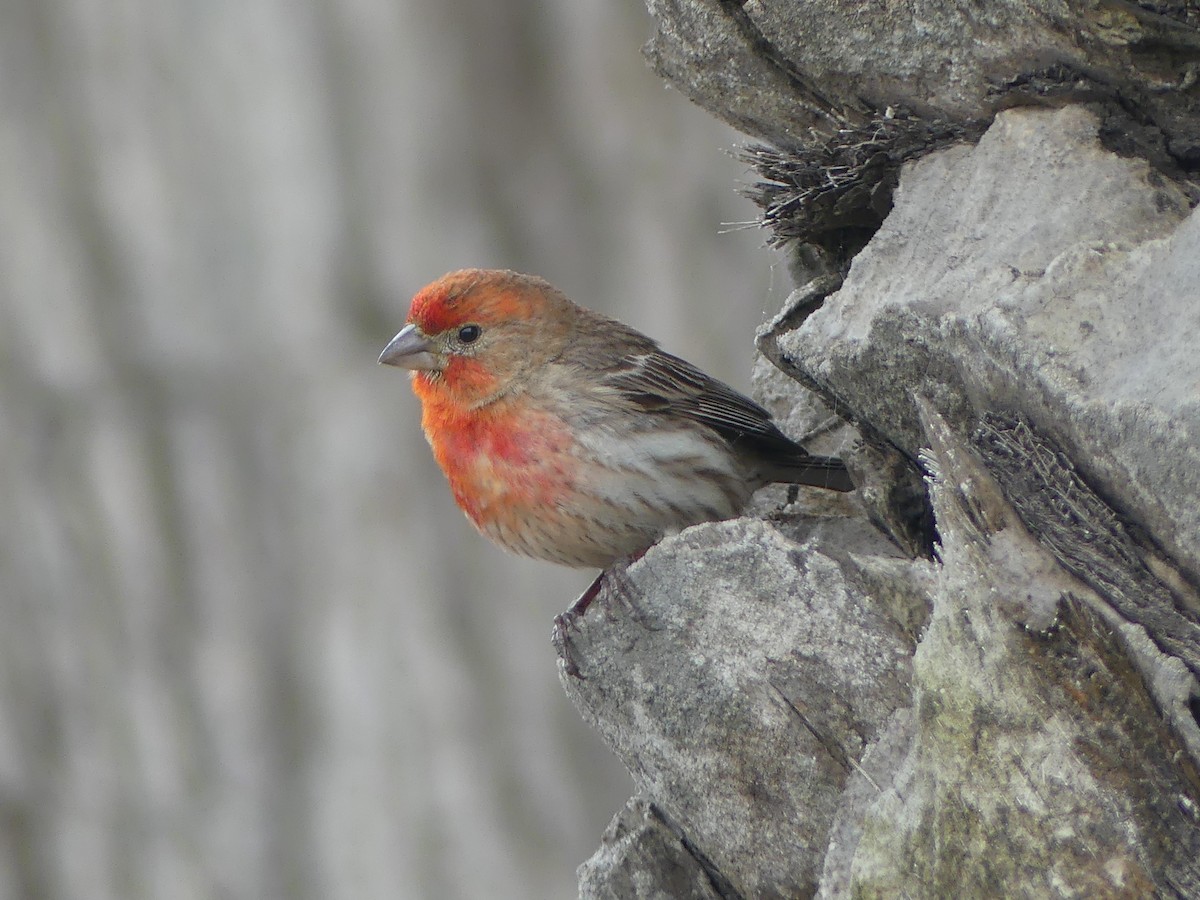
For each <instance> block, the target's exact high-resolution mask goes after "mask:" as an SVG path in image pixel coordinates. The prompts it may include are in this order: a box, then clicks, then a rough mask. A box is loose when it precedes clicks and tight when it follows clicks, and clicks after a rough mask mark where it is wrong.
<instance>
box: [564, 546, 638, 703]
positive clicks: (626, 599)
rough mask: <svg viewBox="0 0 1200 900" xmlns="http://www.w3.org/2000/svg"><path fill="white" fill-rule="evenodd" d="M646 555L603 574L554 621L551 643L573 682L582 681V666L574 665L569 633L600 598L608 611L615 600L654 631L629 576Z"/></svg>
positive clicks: (632, 556) (621, 562)
mask: <svg viewBox="0 0 1200 900" xmlns="http://www.w3.org/2000/svg"><path fill="white" fill-rule="evenodd" d="M645 554H646V551H645V550H641V551H639V552H637V553H633V554H630V555H629V556H627V557H624V558H623V559H621V560H618V561H617V562H616V563H614V564H613V565H611V566H609V567H608V568H607V569H605V570H603V571H602V572H600V574H599V575H597V576H596V577H595V579H593V580H592V583H591V584H589V585H588V587H587V589H586V590H585V591H584V592H583V593H582V594H580V595H579V598H578V599H577V600H576V601H575V602H574V603H572V604H571V606H570V608H569V609H568V610H567V611H566V612H563V613H559V614H558V615H557V616H555V617H554V629H553V631H552V632H551V635H550V639H551V641H552V642H553V644H554V649H555V650H557V651H558V655H559V658H560V659H562V661H563V671H565V672H566V673H567V674H568V675H569V676H571V677H572V678H578V679H580V680H582V679H583V675H582V673H580V671H579V666H578V664H577V663H576V662H575V657H574V654H573V652H572V650H571V635H570V631H571V629H572V628H574V627H575V624H576V623H577V622H578V621H579V620H580V619H582V618H583V616H584V614H585V613H586V612H587V610H588V607H590V606H591V605H592V602H593V601H594V600H596V599H597V598H599V599H600V604H601V605H602V606H604V607H605V608H606V609H611V602H612V601H613V600H614V599H615V600H616V601H618V602H623V604H624V605H625V606H626V607H628V609H629V611H630V613H631V614H632V615H633V617H634V618H635V619H636V620H637V621H638V622H639V623H640V624H641V625H643V626H645V627H647V628H650V627H652V626H651V625H650V624H649V622H648V620H647V619H646V617H645V615H644V614H643V613H642V611H641V610H640V609H639V608H638V606H637V604H636V603H634V602H633V596H634V594H635V593H636V592H635V591H634V588H633V582H632V581H630V579H629V577H628V575H627V574H626V569H628V567H629V566H630V565H632V564H633V563H635V562H637V561H638V560H639V559H641V558H642V557H643V556H645Z"/></svg>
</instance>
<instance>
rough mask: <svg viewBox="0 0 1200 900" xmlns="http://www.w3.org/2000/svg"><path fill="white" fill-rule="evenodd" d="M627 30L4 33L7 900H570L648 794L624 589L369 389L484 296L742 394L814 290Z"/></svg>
mask: <svg viewBox="0 0 1200 900" xmlns="http://www.w3.org/2000/svg"><path fill="white" fill-rule="evenodd" d="M648 31H649V23H648V20H647V19H646V17H645V13H644V10H643V9H642V8H641V6H640V5H639V3H638V0H626V2H624V3H622V4H614V3H611V2H605V0H588V2H586V3H578V2H566V0H560V2H550V0H521V2H506V3H496V2H493V0H466V2H450V3H423V2H418V0H395V2H387V0H343V2H333V0H301V2H296V0H248V2H237V3H230V2H220V0H212V2H183V0H128V2H118V3H112V2H110V0H6V2H5V3H4V4H2V5H0V507H2V509H3V515H2V516H0V900H4V898H42V897H55V898H57V897H63V898H75V897H78V898H89V900H93V898H95V900H100V898H126V900H128V898H172V900H174V898H193V897H194V898H210V897H221V898H273V897H279V898H284V897H288V898H310V897H311V898H318V897H320V898H325V897H337V898H341V897H346V898H375V897H389V898H404V897H436V898H443V897H450V898H452V897H487V898H504V897H513V898H531V897H533V898H537V897H568V896H572V895H573V894H574V892H575V879H574V867H575V866H576V865H577V864H578V863H579V862H581V861H582V860H583V859H584V858H586V856H587V855H589V854H590V852H591V851H592V849H593V848H594V847H595V846H596V844H597V841H598V837H599V834H600V832H601V830H602V829H603V827H604V825H605V823H606V822H607V820H608V818H609V817H610V815H611V814H612V813H613V812H615V811H616V810H617V808H618V807H619V805H620V804H621V803H622V802H623V801H624V799H625V797H626V795H627V793H628V790H629V786H628V781H627V777H626V776H625V774H624V772H623V771H621V770H620V768H619V766H618V765H617V764H616V762H615V761H614V760H612V759H611V758H610V757H609V756H608V755H607V752H606V751H605V750H604V748H603V747H602V746H601V745H600V744H599V741H598V739H596V738H595V737H594V736H593V735H592V734H590V733H589V732H588V731H587V730H586V728H585V727H584V726H583V725H582V724H581V723H580V722H579V721H578V718H577V716H576V715H575V713H574V712H573V711H572V710H571V709H570V707H569V706H568V704H567V702H566V700H565V699H564V698H563V696H562V693H561V689H560V688H559V685H558V683H557V678H556V670H555V661H554V654H553V651H552V649H551V647H550V644H549V641H548V636H549V628H550V618H551V616H552V615H553V613H555V612H557V611H559V610H561V609H563V608H564V607H565V606H566V605H567V604H568V603H569V602H570V601H571V600H572V599H573V597H574V596H575V594H576V593H577V592H578V591H579V590H580V589H581V588H582V587H583V586H584V585H585V584H586V582H587V581H588V580H589V579H590V578H591V577H592V574H593V573H590V572H573V571H570V570H565V569H559V568H556V567H553V566H550V565H546V564H540V563H535V562H529V561H523V560H518V559H514V558H511V557H508V556H506V555H504V554H503V553H501V552H500V551H499V550H496V549H495V548H493V547H491V546H490V545H488V544H486V543H485V542H484V541H483V540H482V539H481V538H479V537H477V536H476V535H475V534H474V532H473V531H472V530H471V529H470V528H469V526H468V525H467V523H466V521H465V519H464V518H463V517H462V516H461V514H459V513H458V511H457V510H456V509H455V508H454V506H453V504H452V502H451V499H450V495H449V492H448V491H447V490H446V489H445V486H444V484H443V483H442V478H441V475H440V473H439V472H438V471H437V469H436V467H435V465H434V463H433V461H432V459H431V457H430V454H429V452H428V449H427V448H426V446H425V444H424V441H423V439H422V437H421V434H420V430H419V426H418V408H417V404H416V401H415V400H414V399H413V397H412V395H411V393H410V391H409V388H408V384H407V382H406V379H405V378H404V377H403V376H402V375H400V374H399V373H397V372H396V371H395V370H391V369H380V368H379V367H377V366H376V365H375V357H376V355H377V354H378V352H379V350H380V349H381V348H382V347H383V344H384V343H385V342H386V341H387V339H388V338H390V337H391V335H392V334H393V333H394V332H395V331H396V330H397V329H398V327H399V326H400V324H401V323H402V321H403V318H404V314H405V311H406V308H407V303H408V298H409V297H410V296H411V294H412V293H413V292H414V291H415V290H416V289H417V288H418V287H420V286H421V285H422V284H424V283H425V282H427V281H429V280H431V279H433V278H434V277H436V276H438V275H440V274H441V273H442V272H444V271H446V270H448V269H452V268H458V267H461V266H465V265H488V266H492V265H495V266H505V267H511V268H518V269H524V270H528V271H536V272H538V273H540V274H542V275H545V276H546V277H548V278H550V279H551V280H552V281H554V282H555V283H557V284H558V285H559V286H560V287H562V288H564V289H565V290H566V291H567V292H568V293H569V294H571V295H573V296H574V297H575V298H576V299H577V300H579V301H581V302H583V303H586V304H588V305H591V306H594V307H596V308H599V309H602V310H604V311H606V312H609V313H612V314H615V315H618V316H620V317H623V318H625V319H627V320H628V321H630V322H632V323H633V324H635V325H638V326H640V327H641V328H643V329H644V330H647V331H650V332H652V333H654V334H655V335H657V336H658V337H659V338H660V339H662V340H663V341H664V343H666V345H667V346H668V347H669V348H670V349H672V350H675V351H676V352H679V353H682V354H684V355H686V356H688V357H690V358H692V359H694V360H695V361H697V362H699V363H701V364H702V365H704V366H706V367H707V368H709V369H710V370H712V371H714V372H715V373H716V374H718V375H720V376H723V377H725V378H727V379H728V380H730V381H732V382H733V383H734V384H736V385H739V386H741V387H743V388H744V387H746V386H747V384H748V381H749V377H748V376H749V369H750V363H751V352H752V351H751V332H752V328H753V326H754V325H755V324H757V322H758V321H760V320H761V319H762V318H763V316H764V315H765V314H766V313H767V312H768V311H769V310H771V309H773V308H774V307H775V306H776V305H777V302H778V299H779V298H780V297H781V296H782V292H783V290H784V285H783V284H782V283H776V284H772V283H771V282H772V281H775V282H782V281H783V280H784V276H783V274H782V272H779V271H777V270H773V269H772V267H771V263H772V259H771V257H770V255H769V254H768V253H767V252H766V251H764V250H761V249H760V244H761V239H762V238H761V235H760V234H759V233H758V232H756V231H754V230H742V231H737V230H734V231H733V232H732V233H724V234H722V233H721V232H722V231H726V230H728V224H727V223H730V222H736V221H738V220H744V219H749V218H751V217H752V214H753V210H752V208H751V207H750V205H749V204H748V203H747V202H746V201H744V200H742V199H740V198H739V197H737V196H736V194H735V192H734V186H735V182H736V181H737V179H738V178H740V177H742V170H741V167H740V166H739V165H738V164H736V163H735V162H733V161H732V160H730V159H729V158H728V157H727V156H726V155H725V151H726V150H727V149H728V148H729V147H731V146H733V145H734V143H735V142H736V140H737V138H736V136H735V135H734V134H733V133H732V132H729V131H728V130H726V129H724V128H723V127H722V126H719V125H717V124H716V123H715V122H713V121H711V120H710V119H708V117H707V116H706V115H705V114H704V113H702V112H700V111H699V110H698V109H696V108H694V107H691V106H690V105H689V104H688V103H687V101H686V100H684V99H683V98H682V97H680V96H679V95H677V94H674V93H672V92H670V91H668V90H666V89H665V88H664V87H663V86H662V83H661V82H660V81H659V80H658V79H657V78H656V77H655V76H654V75H653V74H652V73H651V72H650V71H649V69H648V68H647V67H646V66H645V64H644V63H643V62H642V59H641V57H640V54H639V48H640V44H641V43H642V41H643V40H644V39H645V37H646V36H647V34H648Z"/></svg>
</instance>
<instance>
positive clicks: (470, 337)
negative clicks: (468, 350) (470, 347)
mask: <svg viewBox="0 0 1200 900" xmlns="http://www.w3.org/2000/svg"><path fill="white" fill-rule="evenodd" d="M481 334H483V329H482V328H480V327H479V326H478V325H464V326H463V327H462V328H460V329H458V339H459V340H460V341H462V342H463V343H464V344H473V343H475V342H476V341H477V340H479V336H480V335H481Z"/></svg>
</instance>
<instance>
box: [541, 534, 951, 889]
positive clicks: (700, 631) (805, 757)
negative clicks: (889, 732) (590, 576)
mask: <svg viewBox="0 0 1200 900" xmlns="http://www.w3.org/2000/svg"><path fill="white" fill-rule="evenodd" d="M795 538H799V540H796V539H795ZM929 577H930V573H929V571H928V568H927V567H925V566H919V565H918V566H914V565H912V564H910V563H908V561H906V560H905V561H903V563H902V564H901V561H898V560H897V558H896V555H895V553H894V550H893V548H891V546H890V545H888V544H887V543H886V542H884V541H883V540H882V539H881V538H874V537H872V536H871V535H870V534H869V533H868V532H864V531H863V530H862V529H861V528H860V527H859V526H858V524H857V520H845V519H829V520H826V521H823V522H821V523H820V524H818V525H816V526H814V527H813V530H811V531H810V532H809V533H808V534H807V535H806V536H801V535H799V534H793V535H792V537H791V538H789V537H788V536H786V535H785V534H783V533H782V532H781V531H780V530H778V529H777V528H775V527H773V526H772V525H770V524H768V523H766V522H763V521H759V520H754V519H741V520H737V521H733V522H726V523H716V524H709V525H702V526H698V527H696V528H691V529H688V530H687V531H685V532H683V533H682V534H681V535H679V536H678V537H677V538H675V539H672V540H669V541H664V542H663V543H662V544H660V545H659V546H658V547H655V548H653V549H651V551H650V552H649V553H647V554H646V556H645V557H644V558H643V559H642V560H641V561H639V562H637V563H634V564H633V565H632V566H631V567H630V568H629V569H628V570H627V571H623V572H610V573H609V575H608V576H607V579H608V580H607V586H606V588H605V590H604V592H603V593H602V594H601V597H600V599H599V600H597V601H596V602H595V603H593V604H592V606H591V607H590V608H589V610H588V612H587V614H586V615H585V616H584V617H583V618H582V619H581V620H579V622H578V623H577V625H576V626H575V627H574V628H573V630H572V632H571V635H570V636H571V647H570V650H571V654H572V657H573V659H574V660H575V662H576V664H577V665H578V667H579V670H580V672H581V674H582V676H583V677H582V678H572V677H570V676H564V678H563V682H564V685H565V686H566V688H567V692H568V694H570V696H571V698H572V700H573V701H574V702H575V704H576V706H578V707H579V709H580V711H581V712H582V713H583V715H584V717H585V718H586V719H587V720H588V721H590V722H591V723H592V724H593V725H594V726H595V727H596V728H597V729H598V730H599V731H600V733H601V735H602V736H603V737H604V739H605V740H606V741H607V742H608V744H609V745H610V746H611V747H612V748H613V750H614V751H615V752H616V753H617V755H618V756H619V757H620V758H621V760H622V761H623V762H624V763H625V765H626V766H627V767H628V768H629V770H630V772H631V773H632V774H633V778H634V782H635V784H636V785H637V787H638V790H639V791H640V792H641V793H642V794H644V795H645V796H646V797H648V798H652V800H653V802H654V804H655V806H656V807H658V808H660V809H661V810H662V811H663V813H664V814H665V815H666V816H668V817H669V818H670V820H671V821H672V822H674V823H675V824H676V825H677V826H678V827H679V828H680V829H681V830H682V832H683V833H684V834H686V835H687V837H688V839H689V840H690V842H691V843H692V844H693V845H694V847H695V848H696V850H697V851H698V852H699V853H701V854H703V856H704V858H706V859H707V860H709V861H710V862H711V864H712V865H713V866H714V867H715V868H716V870H718V871H719V872H720V873H721V875H722V876H723V877H724V878H725V879H726V880H727V881H728V883H729V884H730V886H731V887H732V889H733V890H734V891H736V892H737V895H740V896H747V897H761V896H785V897H790V896H805V895H811V894H812V893H813V891H814V890H815V888H816V882H817V877H818V875H819V873H820V869H821V865H822V859H823V857H824V850H825V845H826V842H827V840H828V833H829V828H830V825H831V823H832V820H833V816H834V813H835V811H836V808H837V802H838V797H839V795H840V793H841V791H842V788H843V785H844V783H845V781H846V778H847V776H848V775H849V773H850V772H852V771H854V766H855V765H856V764H857V760H858V757H859V756H860V755H861V754H862V751H863V748H864V747H865V746H867V745H868V744H869V743H870V742H872V741H873V740H874V739H875V737H876V735H877V733H878V731H879V729H880V728H881V727H882V726H883V725H884V724H885V722H886V721H887V718H888V717H889V716H890V715H891V713H892V712H893V711H894V710H895V709H897V708H898V707H899V706H901V705H904V704H906V703H907V700H908V696H909V664H910V655H911V652H912V646H913V644H912V642H913V639H914V637H913V635H912V634H911V633H910V632H909V631H908V630H906V627H905V623H902V622H900V621H898V620H897V618H896V617H895V616H893V614H892V610H893V609H902V610H909V611H911V610H912V609H913V608H914V607H916V608H919V609H920V610H921V611H922V613H923V610H924V602H925V600H924V591H925V582H926V581H927V580H928V578H929ZM881 585H887V586H888V588H887V591H880V586H881ZM875 594H887V599H886V600H885V601H882V602H881V601H878V600H874V599H872V597H873V595H875ZM921 617H922V618H923V616H921ZM905 618H906V619H907V620H908V621H909V622H911V620H912V618H913V615H912V614H911V612H909V613H907V614H906V615H905ZM589 896H602V894H599V893H597V894H590V895H589Z"/></svg>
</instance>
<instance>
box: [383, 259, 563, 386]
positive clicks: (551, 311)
mask: <svg viewBox="0 0 1200 900" xmlns="http://www.w3.org/2000/svg"><path fill="white" fill-rule="evenodd" d="M576 309H577V308H576V307H575V305H574V304H573V303H571V301H569V300H568V299H567V298H566V297H564V296H563V295H562V294H561V293H559V292H558V291H557V290H555V289H554V288H553V287H551V286H550V285H549V284H548V283H546V282H545V281H543V280H542V279H540V278H535V277H533V276H531V275H520V274H518V273H516V272H509V271H503V270H497V269H462V270H460V271H458V272H451V273H450V274H448V275H443V276H442V277H441V278H439V279H438V280H437V281H435V282H433V283H432V284H429V285H427V286H426V287H424V288H422V289H421V290H420V291H418V292H417V294H416V296H415V297H413V299H412V305H411V307H410V308H409V312H408V323H409V324H408V325H407V326H405V328H403V329H402V330H401V331H400V333H399V334H397V335H396V336H395V337H394V338H393V339H392V341H391V343H389V344H388V346H387V347H386V348H385V349H384V351H383V354H382V355H381V356H380V357H379V361H380V362H382V363H387V364H388V365H394V366H401V367H403V368H407V369H413V370H415V371H416V373H417V374H416V384H415V389H416V391H417V394H418V395H419V396H420V397H421V399H422V400H426V399H429V398H433V397H441V398H443V399H447V400H453V401H454V402H456V403H458V404H465V405H466V406H469V407H478V406H482V405H484V404H486V403H488V402H490V401H491V400H494V399H496V398H497V397H498V396H500V395H501V394H504V393H507V392H509V391H511V390H512V389H513V388H514V387H515V386H517V385H519V384H520V382H521V381H522V379H523V378H524V377H525V376H526V375H527V373H529V372H531V371H533V370H534V369H535V368H536V366H538V365H539V364H540V363H542V362H544V361H546V360H549V359H551V358H553V357H554V356H556V355H557V354H558V352H559V351H560V349H561V347H562V345H563V343H564V342H565V341H567V340H568V339H569V338H570V335H571V331H572V327H573V324H574V319H575V310H576Z"/></svg>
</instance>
